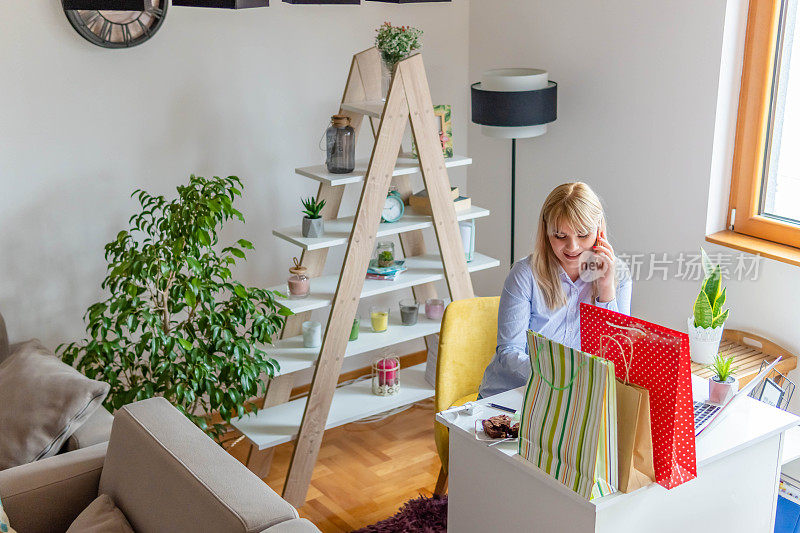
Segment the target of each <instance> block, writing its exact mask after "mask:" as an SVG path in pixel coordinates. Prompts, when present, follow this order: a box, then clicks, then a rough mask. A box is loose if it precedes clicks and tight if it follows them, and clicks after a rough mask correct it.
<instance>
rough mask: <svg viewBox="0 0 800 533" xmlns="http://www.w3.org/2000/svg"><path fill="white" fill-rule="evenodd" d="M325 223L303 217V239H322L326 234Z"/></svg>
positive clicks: (321, 220) (317, 219) (319, 219)
mask: <svg viewBox="0 0 800 533" xmlns="http://www.w3.org/2000/svg"><path fill="white" fill-rule="evenodd" d="M324 224H325V222H324V220H323V219H321V218H308V217H303V237H311V238H316V237H322V234H323V233H325V226H324Z"/></svg>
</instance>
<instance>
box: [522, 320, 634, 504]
mask: <svg viewBox="0 0 800 533" xmlns="http://www.w3.org/2000/svg"><path fill="white" fill-rule="evenodd" d="M528 347H529V352H530V356H531V367H532V371H531V377H530V378H529V380H528V385H527V387H526V391H525V400H524V402H523V404H522V413H521V416H520V428H519V437H520V438H519V454H520V455H521V456H522V457H523V458H525V459H527V460H528V461H530V462H532V463H533V464H535V465H536V466H538V467H539V468H541V469H542V470H544V471H545V472H547V473H548V474H550V475H551V476H553V477H554V478H555V479H557V480H558V481H560V482H561V483H563V484H564V485H566V486H567V487H569V488H570V489H572V490H573V491H575V492H576V493H578V494H580V495H581V496H583V497H584V498H587V499H594V498H597V497H600V496H604V495H606V494H610V493H612V492H615V491H616V488H617V475H618V474H617V473H618V466H617V401H616V386H615V380H614V364H613V363H611V362H610V361H608V360H605V359H603V358H600V357H594V356H591V355H589V354H586V353H583V352H581V351H578V350H574V349H572V348H568V347H566V346H563V345H561V344H558V343H557V342H554V341H551V340H549V339H547V338H545V337H543V336H541V335H539V334H538V333H535V332H533V331H528Z"/></svg>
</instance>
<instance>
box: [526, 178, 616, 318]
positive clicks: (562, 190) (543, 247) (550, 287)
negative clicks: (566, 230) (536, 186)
mask: <svg viewBox="0 0 800 533" xmlns="http://www.w3.org/2000/svg"><path fill="white" fill-rule="evenodd" d="M559 224H563V225H566V226H569V227H570V228H572V229H573V230H574V231H576V232H580V233H589V232H591V231H593V230H596V229H597V228H598V227H599V228H600V229H602V230H603V231H605V229H606V221H605V215H604V214H603V205H602V204H601V203H600V198H599V197H598V196H597V194H595V192H594V191H593V190H592V189H591V187H589V186H588V185H586V184H585V183H582V182H580V181H577V182H574V183H564V184H563V185H559V186H558V187H556V188H555V189H553V190H552V192H551V193H550V194H549V195H548V196H547V198H546V199H545V201H544V204H543V205H542V212H541V214H540V215H539V227H538V230H537V232H536V240H535V243H534V250H533V253H532V254H531V256H530V261H531V269H532V270H533V277H534V278H535V279H536V284H537V285H538V286H539V290H540V291H541V293H542V296H543V297H544V302H545V304H546V305H547V307H548V308H549V309H558V308H560V307H563V306H565V305H566V304H567V297H566V295H565V294H564V289H563V287H562V286H561V280H560V279H559V262H558V258H557V257H556V256H555V253H554V252H553V247H552V246H551V245H550V240H549V239H548V236H549V235H551V234H553V233H555V232H556V231H558V229H559V228H558V226H559ZM593 292H594V295H593V296H594V297H596V296H597V294H596V292H597V288H596V287H595V289H594V291H593Z"/></svg>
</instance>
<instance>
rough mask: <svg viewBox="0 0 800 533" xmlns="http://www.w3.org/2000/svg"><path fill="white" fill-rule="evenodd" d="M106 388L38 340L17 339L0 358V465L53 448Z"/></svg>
mask: <svg viewBox="0 0 800 533" xmlns="http://www.w3.org/2000/svg"><path fill="white" fill-rule="evenodd" d="M108 390H109V385H108V384H107V383H101V382H99V381H94V380H92V379H89V378H87V377H86V376H84V375H82V374H81V373H80V372H78V371H77V370H75V369H74V368H72V367H71V366H69V365H67V364H66V363H64V362H62V361H61V360H60V359H58V358H57V357H55V355H54V354H53V353H52V352H50V351H49V350H47V349H46V348H45V347H44V346H42V345H41V344H40V343H39V341H36V340H32V341H28V342H25V343H23V344H22V345H20V346H19V347H18V348H17V350H16V351H14V353H12V354H11V355H10V356H9V357H8V358H7V359H6V360H5V361H3V362H2V363H0V470H5V469H6V468H11V467H13V466H17V465H21V464H25V463H29V462H31V461H36V460H37V459H43V458H45V457H50V456H53V455H55V454H56V453H58V451H59V450H60V449H61V445H62V444H63V443H64V441H66V440H67V439H68V438H69V436H70V435H71V434H72V432H74V431H75V430H76V429H77V428H78V427H80V425H81V424H83V422H85V421H86V419H87V418H89V416H90V415H91V414H92V413H93V412H94V410H95V409H97V408H98V407H100V405H101V403H102V402H103V400H104V399H105V397H106V395H107V394H108Z"/></svg>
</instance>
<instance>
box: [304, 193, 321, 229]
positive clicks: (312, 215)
mask: <svg viewBox="0 0 800 533" xmlns="http://www.w3.org/2000/svg"><path fill="white" fill-rule="evenodd" d="M302 202H303V207H304V208H305V209H303V213H305V215H306V216H304V217H303V237H322V234H323V233H325V226H324V221H323V220H322V214H321V213H322V208H323V207H325V200H319V199H317V198H314V197H311V198H306V199H305V200H303V201H302Z"/></svg>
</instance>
